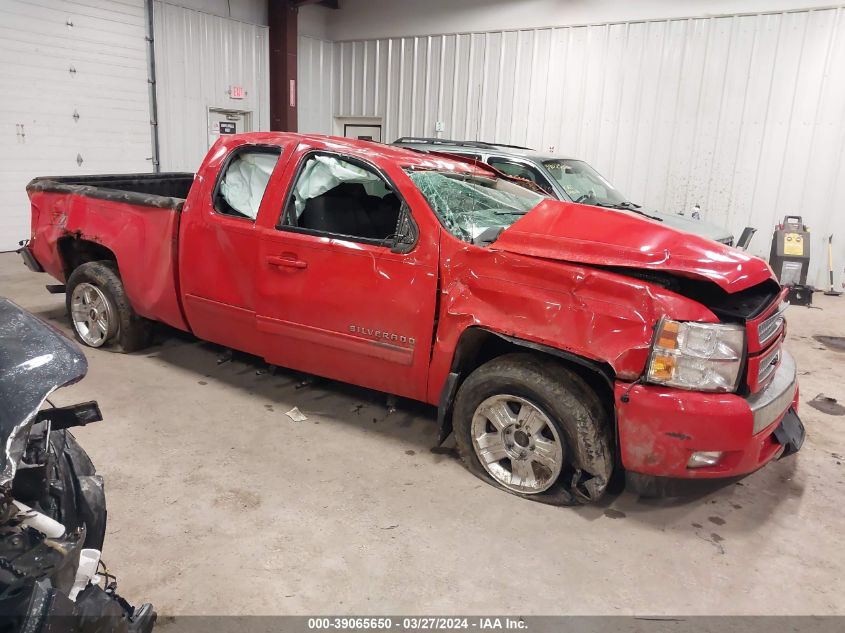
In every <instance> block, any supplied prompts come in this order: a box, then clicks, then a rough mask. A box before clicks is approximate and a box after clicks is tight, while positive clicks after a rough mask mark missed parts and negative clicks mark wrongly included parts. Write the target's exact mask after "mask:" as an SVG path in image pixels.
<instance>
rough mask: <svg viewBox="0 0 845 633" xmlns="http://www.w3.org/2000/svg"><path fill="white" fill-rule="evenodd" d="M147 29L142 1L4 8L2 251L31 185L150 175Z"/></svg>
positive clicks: (5, 3) (20, 234)
mask: <svg viewBox="0 0 845 633" xmlns="http://www.w3.org/2000/svg"><path fill="white" fill-rule="evenodd" d="M145 25H146V23H145V17H144V0H84V1H79V2H76V1H74V0H38V1H37V2H30V1H24V0H0V85H3V86H5V90H6V93H5V95H4V97H3V99H2V100H0V251H4V250H12V249H14V248H17V244H18V241H19V240H22V239H25V238H28V237H29V228H30V227H29V200H28V199H27V197H26V192H25V190H24V188H25V187H26V183H27V182H28V181H29V180H30V179H32V178H33V177H35V176H45V175H73V174H90V173H109V172H143V171H150V170H151V169H152V163H151V160H150V159H151V154H152V152H151V143H150V115H149V99H148V84H147V48H146V47H147V44H146V40H145V35H146V30H145ZM75 114H76V115H78V116H76V117H75V116H74V115H75ZM78 159H79V160H78Z"/></svg>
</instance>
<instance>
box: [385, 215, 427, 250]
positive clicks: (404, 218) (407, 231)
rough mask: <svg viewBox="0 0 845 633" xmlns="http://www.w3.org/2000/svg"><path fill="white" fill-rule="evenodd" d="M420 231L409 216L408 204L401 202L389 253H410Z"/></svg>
mask: <svg viewBox="0 0 845 633" xmlns="http://www.w3.org/2000/svg"><path fill="white" fill-rule="evenodd" d="M419 236H420V232H419V229H418V228H417V223H416V222H414V219H413V217H412V216H411V210H410V209H409V208H408V205H407V204H405V203H404V202H403V203H402V208H401V209H400V210H399V222H398V223H397V225H396V233H395V234H394V236H393V245H392V247H391V248H390V252H391V253H410V252H411V251H412V250H413V249H414V246H416V245H417V240H419Z"/></svg>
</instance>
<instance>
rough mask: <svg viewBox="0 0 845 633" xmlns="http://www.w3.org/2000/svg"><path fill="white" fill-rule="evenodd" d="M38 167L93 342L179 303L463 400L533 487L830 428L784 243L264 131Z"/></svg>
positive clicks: (264, 341) (67, 278)
mask: <svg viewBox="0 0 845 633" xmlns="http://www.w3.org/2000/svg"><path fill="white" fill-rule="evenodd" d="M28 192H29V196H30V199H31V202H32V236H31V240H30V241H29V242H28V244H27V245H26V246H24V248H22V249H21V254H22V255H23V257H24V260H25V261H26V262H27V264H28V266H29V267H30V268H32V269H33V270H36V271H46V272H48V273H49V274H50V275H52V276H53V277H55V278H56V279H58V280H60V281H61V282H62V283H61V284H55V285H53V286H52V287H51V288H52V290H53V291H54V292H65V293H66V297H67V307H68V312H69V314H70V318H71V321H72V323H73V328H74V331H75V332H76V335H77V336H78V338H79V339H80V340H81V341H82V342H83V343H85V344H87V345H89V346H92V347H99V346H102V345H110V344H115V345H117V346H120V347H122V349H123V350H124V351H132V350H137V349H140V348H141V347H143V346H144V345H146V344H148V342H149V340H150V339H149V337H150V325H151V322H153V321H160V322H163V323H166V324H168V325H170V326H172V327H175V328H179V329H181V330H185V331H188V332H192V333H193V334H194V335H196V336H197V337H199V338H202V339H206V340H208V341H213V342H215V343H219V344H221V345H225V346H228V347H231V348H234V349H238V350H243V351H245V352H248V353H250V354H254V355H257V356H261V357H263V358H265V359H266V360H267V361H268V362H269V363H273V364H276V365H281V366H284V367H289V368H293V369H296V370H300V371H303V372H308V373H312V374H317V375H320V376H325V377H328V378H332V379H336V380H341V381H345V382H349V383H354V384H357V385H361V386H364V387H369V388H372V389H377V390H380V391H384V392H387V393H390V394H396V395H399V396H403V397H406V398H412V399H416V400H420V401H423V402H427V403H431V404H434V405H437V407H438V425H439V441H441V442H442V441H443V440H444V439H445V438H446V437H447V436H448V435H449V434H450V433H452V432H454V434H455V441H456V444H457V448H458V451H459V452H460V455H461V457H462V459H463V462H464V463H465V464H466V466H467V468H468V469H469V470H470V471H471V472H473V473H474V474H476V475H477V476H479V477H480V478H482V479H484V480H485V481H487V482H489V483H492V484H494V485H497V486H499V487H501V488H503V489H505V490H508V491H510V492H512V493H515V494H518V495H521V496H524V497H526V498H530V499H533V500H537V501H542V502H546V503H553V504H561V505H565V504H575V503H583V502H590V501H594V500H596V499H598V498H599V497H601V496H602V494H603V493H604V492H605V490H606V488H607V485H608V482H609V480H610V478H611V474H612V473H613V472H614V471H616V472H622V471H623V470H624V472H625V473H626V475H627V478H628V482H629V484H632V485H634V486H635V487H636V489H638V490H640V491H650V490H651V491H653V490H656V489H658V488H661V489H666V488H667V487H670V488H671V486H669V485H668V484H670V483H671V482H676V481H677V480H680V479H702V478H709V479H712V478H724V477H733V476H737V475H743V474H746V473H750V472H752V471H754V470H756V469H758V468H760V467H762V466H763V465H765V464H766V463H767V462H769V461H771V460H773V459H776V458H779V457H781V456H783V455H787V454H790V453H792V452H795V451H797V450H798V449H799V448H800V446H801V443H802V441H803V438H804V428H803V426H802V424H801V422H800V420H799V418H798V416H797V407H798V385H797V379H796V369H795V363H794V362H793V360H792V358H791V357H790V355H789V354H788V353H787V351H786V350H785V349H784V348H783V340H784V335H785V321H784V317H783V310H784V308H785V307H786V305H787V304H786V302H785V301H784V298H785V291H784V290H782V289H781V288H780V287H779V285H778V283H777V281H776V280H775V278H774V276H773V275H772V272H771V269H770V268H769V267H768V266H767V264H766V263H765V262H763V261H762V260H760V259H757V258H755V257H752V256H750V255H748V254H746V253H744V252H741V251H738V250H735V249H733V248H730V247H727V246H724V245H722V244H718V243H716V242H712V241H710V240H707V239H704V238H701V237H697V236H694V235H691V234H687V233H683V232H679V231H677V230H674V229H670V228H668V227H666V226H663V225H661V223H659V222H655V221H652V220H649V219H646V218H643V217H641V216H637V215H634V214H627V213H620V212H619V211H616V210H604V209H600V208H598V207H593V206H582V205H575V204H572V203H566V202H559V201H555V200H551V199H548V198H546V197H544V196H543V195H541V194H538V193H537V192H535V191H532V190H531V189H530V188H527V187H526V183H524V181H520V180H519V179H515V178H512V177H509V176H507V175H505V174H502V173H500V172H497V171H495V170H493V169H491V168H488V167H485V166H483V165H473V164H470V163H467V162H463V160H462V159H461V158H459V157H454V156H451V157H447V156H436V155H431V154H421V153H417V152H414V151H410V150H407V149H403V148H397V147H390V146H386V145H379V144H374V143H369V142H360V141H353V140H349V139H340V138H332V137H321V136H306V135H297V134H286V133H255V134H243V135H235V136H228V137H224V138H222V139H221V140H220V141H218V142H217V143H216V144H215V145H214V147H212V148H211V150H210V151H209V153H208V156H207V157H206V158H205V160H204V162H203V164H202V166H201V167H200V169H199V172H198V173H197V174H196V175H194V174H156V175H152V174H149V175H137V174H135V175H123V176H121V175H113V176H87V177H62V178H37V179H35V180H33V181H32V182H31V183H30V184H29V186H28Z"/></svg>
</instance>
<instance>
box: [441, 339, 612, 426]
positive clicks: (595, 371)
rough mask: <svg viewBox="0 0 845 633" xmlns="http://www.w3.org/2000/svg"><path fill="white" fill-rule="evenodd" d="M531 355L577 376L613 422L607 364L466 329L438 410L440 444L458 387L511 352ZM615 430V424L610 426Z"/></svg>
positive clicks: (551, 348)
mask: <svg viewBox="0 0 845 633" xmlns="http://www.w3.org/2000/svg"><path fill="white" fill-rule="evenodd" d="M526 351H527V352H531V353H534V354H538V355H543V356H548V357H551V358H554V359H555V360H557V361H558V362H560V363H561V364H563V365H565V366H566V367H567V368H568V369H570V370H571V371H573V372H574V373H575V374H577V375H578V376H579V377H580V378H581V379H582V380H584V382H586V383H587V385H588V386H589V387H590V388H591V389H593V391H595V392H596V394H598V396H599V399H600V400H601V402H602V404H603V405H604V406H605V410H606V412H607V414H608V417H609V419H610V420H613V419H614V411H613V402H614V395H613V381H614V373H613V370H612V368H611V367H610V365H608V364H607V363H599V362H596V361H593V360H591V359H588V358H583V357H581V356H578V355H576V354H571V353H569V352H565V351H563V350H558V349H555V348H553V347H548V346H546V345H541V344H538V343H532V342H531V341H525V340H522V339H517V338H514V337H511V336H507V335H505V334H499V333H498V332H492V331H490V330H486V329H484V328H481V327H470V328H467V329H466V330H465V331H464V333H463V334H462V335H461V338H460V340H459V341H458V346H457V348H456V350H455V355H454V357H453V359H452V367H451V369H450V374H449V379H448V380H447V381H446V386H445V387H444V392H443V394H442V396H441V399H440V405H439V407H438V416H437V417H438V422H439V426H440V429H439V436H438V440H439V441H440V442H443V441H444V440H445V439H446V438H447V437H448V436H449V433H451V432H452V406H453V402H454V396H455V393H457V391H458V387H460V385H461V383H462V382H463V381H464V380H465V379H466V378H467V376H469V375H470V374H471V373H472V372H473V371H475V370H476V369H478V368H479V367H481V365H483V364H484V363H486V362H488V361H490V360H493V359H494V358H497V357H498V356H503V355H505V354H511V353H514V352H526ZM613 426H614V428H615V426H616V425H615V424H614V425H613Z"/></svg>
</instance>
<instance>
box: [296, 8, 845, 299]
mask: <svg viewBox="0 0 845 633" xmlns="http://www.w3.org/2000/svg"><path fill="white" fill-rule="evenodd" d="M329 46H330V47H331V48H333V64H332V68H331V72H332V80H331V82H330V83H329V82H328V79H327V77H326V74H327V71H326V70H325V68H326V66H325V65H324V66H323V67H322V69H323V70H322V73H323V74H322V75H320V74H319V72H320V70H321V69H320V68H315V64H314V61H313V60H314V59H315V53H314V51H315V50H319V54H320V56H322V57H323V58H324V59H325V57H326V54H327V51H326V48H327V47H329ZM300 58H301V59H300V100H301V101H300V129H301V130H302V131H314V132H328V131H330V130H331V129H332V116H330V115H329V113H327V112H326V111H325V110H324V109H321V110H318V109H317V108H316V106H314V105H313V104H315V103H319V104H320V105H321V106H322V104H323V103H324V102H325V99H326V95H329V94H331V95H332V96H333V107H332V111H331V113H330V114H331V115H333V116H341V117H350V116H366V117H382V118H383V120H384V125H385V136H386V138H387V139H394V138H396V137H398V136H404V135H426V136H435V135H436V134H435V131H434V130H435V122H436V121H442V122H443V123H444V125H445V131H444V132H443V134H442V136H444V137H451V138H461V139H481V140H489V141H492V140H495V141H499V142H504V143H514V144H520V145H522V144H525V145H529V146H532V147H535V148H538V149H544V150H546V149H549V148H554V151H556V152H557V153H560V154H565V155H571V156H576V157H579V158H583V159H585V160H587V161H589V162H590V163H592V164H593V165H594V166H595V167H596V168H598V169H599V171H601V172H603V173H604V174H605V175H606V176H607V177H608V178H609V179H610V180H611V181H612V182H613V183H614V184H616V185H617V186H618V187H619V188H620V189H621V190H622V191H624V192H626V193H627V194H628V195H629V196H630V197H631V199H633V200H635V201H638V202H641V203H644V204H646V205H648V206H650V207H654V208H659V209H665V210H668V211H677V210H679V209H689V208H691V207H692V205H694V204H700V205H701V207H702V210H703V215H704V217H705V218H706V219H708V220H710V221H713V222H716V223H719V224H722V225H725V226H728V227H730V229H731V230H732V231H733V232H734V233H735V234H736V235H737V236H738V235H739V233H740V232H741V231H742V229H743V227H745V226H747V225H750V226H754V227H756V228H757V229H758V230H759V232H758V234H757V235H756V236H755V238H754V240H753V241H752V247H751V250H752V251H753V252H755V253H756V254H759V255H767V254H768V249H769V243H770V239H771V231H772V229H773V226H774V224H775V223H776V222H777V221H779V220H780V219H782V218H783V216H784V215H785V214H787V213H789V214H800V215H802V216H803V217H804V219H805V221H806V223H807V224H808V225H809V226H810V229H811V231H812V234H813V242H812V248H813V251H814V255H813V258H812V266H811V275H810V282H811V283H815V284H817V285H822V284H823V283H824V281H825V270H826V262H827V258H826V256H823V251H824V243H823V242H824V239H825V238H826V236H827V235H828V234H830V233H833V234H834V236H835V238H834V239H835V243H836V240H838V244H839V248H838V249H837V254H836V270H837V280H839V279H841V270H842V266H843V263H845V261H843V260H845V257H843V255H844V254H845V212H843V208H842V207H843V206H845V160H843V147H845V10H843V9H842V8H841V7H840V8H828V9H819V10H802V11H794V12H782V13H771V14H762V13H761V14H750V15H728V16H717V17H705V18H690V19H671V20H653V21H639V22H625V23H614V24H595V25H585V26H569V27H560V28H542V29H530V30H521V31H495V32H485V33H466V34H454V35H436V36H422V37H405V38H392V39H379V40H366V41H350V42H337V43H334V44H331V43H326V42H320V41H319V40H313V39H311V38H307V37H302V38H300ZM302 58H305V59H302ZM306 60H307V61H306ZM306 75H309V76H308V78H307V79H306ZM306 81H307V82H308V83H306ZM308 86H316V88H312V89H311V90H312V91H313V90H314V89H318V90H320V95H321V96H320V97H319V99H316V100H315V97H314V95H313V94H308V92H309V91H306V88H307V87H308ZM837 283H839V282H837Z"/></svg>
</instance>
